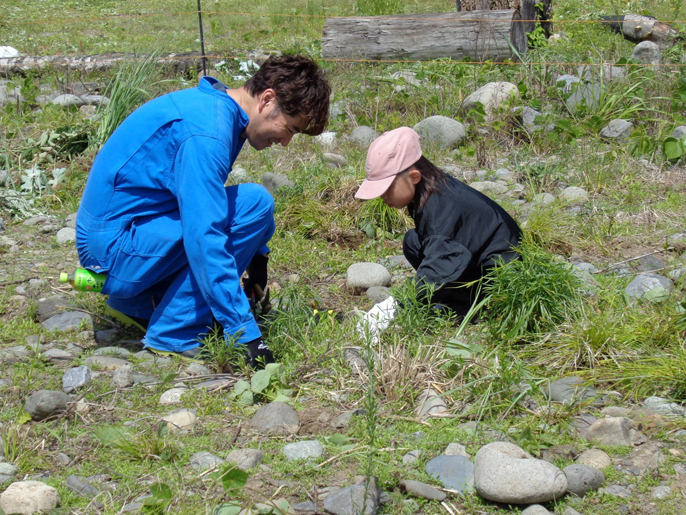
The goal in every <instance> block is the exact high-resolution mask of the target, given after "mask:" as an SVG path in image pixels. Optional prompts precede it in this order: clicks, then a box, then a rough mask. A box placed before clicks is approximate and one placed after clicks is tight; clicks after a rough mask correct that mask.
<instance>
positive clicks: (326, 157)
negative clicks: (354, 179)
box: [322, 152, 348, 168]
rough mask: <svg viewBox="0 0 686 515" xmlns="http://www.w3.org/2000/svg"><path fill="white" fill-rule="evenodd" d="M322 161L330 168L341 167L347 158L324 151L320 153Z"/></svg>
mask: <svg viewBox="0 0 686 515" xmlns="http://www.w3.org/2000/svg"><path fill="white" fill-rule="evenodd" d="M322 161H324V162H325V163H326V164H327V165H329V167H331V168H341V167H343V166H347V165H348V160H347V159H346V158H345V157H343V156H342V155H340V154H332V153H331V152H324V153H323V154H322Z"/></svg>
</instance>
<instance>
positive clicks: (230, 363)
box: [198, 327, 247, 373]
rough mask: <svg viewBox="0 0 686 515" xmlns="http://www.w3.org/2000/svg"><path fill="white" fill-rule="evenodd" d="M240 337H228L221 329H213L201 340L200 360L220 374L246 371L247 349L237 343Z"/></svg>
mask: <svg viewBox="0 0 686 515" xmlns="http://www.w3.org/2000/svg"><path fill="white" fill-rule="evenodd" d="M238 336H239V335H233V336H232V337H226V335H225V334H224V331H222V330H221V329H220V328H217V327H215V328H213V329H212V330H211V331H210V332H209V333H208V334H207V335H205V336H204V337H202V338H201V339H200V343H201V347H200V352H199V353H198V359H200V360H203V361H206V362H207V364H208V365H209V366H210V367H211V368H213V369H214V370H216V371H217V372H219V373H224V372H230V373H234V371H239V370H245V368H246V359H247V358H246V355H245V348H244V346H243V345H240V344H239V343H237V340H238Z"/></svg>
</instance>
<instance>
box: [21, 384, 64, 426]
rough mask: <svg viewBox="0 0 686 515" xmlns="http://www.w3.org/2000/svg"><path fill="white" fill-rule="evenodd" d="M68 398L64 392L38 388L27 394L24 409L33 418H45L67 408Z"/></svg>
mask: <svg viewBox="0 0 686 515" xmlns="http://www.w3.org/2000/svg"><path fill="white" fill-rule="evenodd" d="M70 400H71V399H70V398H69V396H68V395H67V394H66V393H64V392H57V391H54V390H40V391H38V392H36V393H34V394H31V395H29V396H28V398H27V399H26V403H25V404H24V409H25V410H26V411H27V412H28V413H29V415H31V418H32V419H33V420H45V419H46V418H48V417H52V416H54V415H57V414H58V413H61V412H63V411H64V410H65V409H67V403H68V402H69V401H70Z"/></svg>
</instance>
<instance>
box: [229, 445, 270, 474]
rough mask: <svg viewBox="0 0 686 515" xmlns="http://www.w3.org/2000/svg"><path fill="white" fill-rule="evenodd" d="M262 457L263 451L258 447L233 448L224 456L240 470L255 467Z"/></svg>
mask: <svg viewBox="0 0 686 515" xmlns="http://www.w3.org/2000/svg"><path fill="white" fill-rule="evenodd" d="M263 459H264V453H263V452H262V451H260V450H259V449H234V450H233V451H231V452H230V453H229V455H228V456H227V457H226V461H227V462H229V463H235V464H236V467H238V468H239V469H241V470H250V469H252V468H255V467H257V466H258V465H259V464H260V463H262V460H263Z"/></svg>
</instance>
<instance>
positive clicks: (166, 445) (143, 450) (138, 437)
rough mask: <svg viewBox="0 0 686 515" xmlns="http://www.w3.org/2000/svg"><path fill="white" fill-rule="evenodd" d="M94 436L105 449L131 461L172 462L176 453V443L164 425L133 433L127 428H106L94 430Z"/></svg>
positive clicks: (177, 448) (177, 450)
mask: <svg viewBox="0 0 686 515" xmlns="http://www.w3.org/2000/svg"><path fill="white" fill-rule="evenodd" d="M94 433H95V436H96V437H97V438H98V440H100V443H101V444H102V445H103V446H105V447H111V448H114V449H117V450H119V451H120V452H121V453H122V454H124V455H125V456H126V457H128V458H129V459H130V460H132V461H148V460H152V461H160V462H168V461H173V460H174V459H175V458H176V457H177V455H178V453H179V447H178V443H177V442H176V441H175V439H173V438H169V437H168V436H167V426H166V424H158V425H157V427H156V428H155V427H149V428H144V429H142V430H141V431H138V432H133V431H132V430H129V429H127V428H122V427H116V426H107V427H101V428H97V429H95V430H94Z"/></svg>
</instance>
